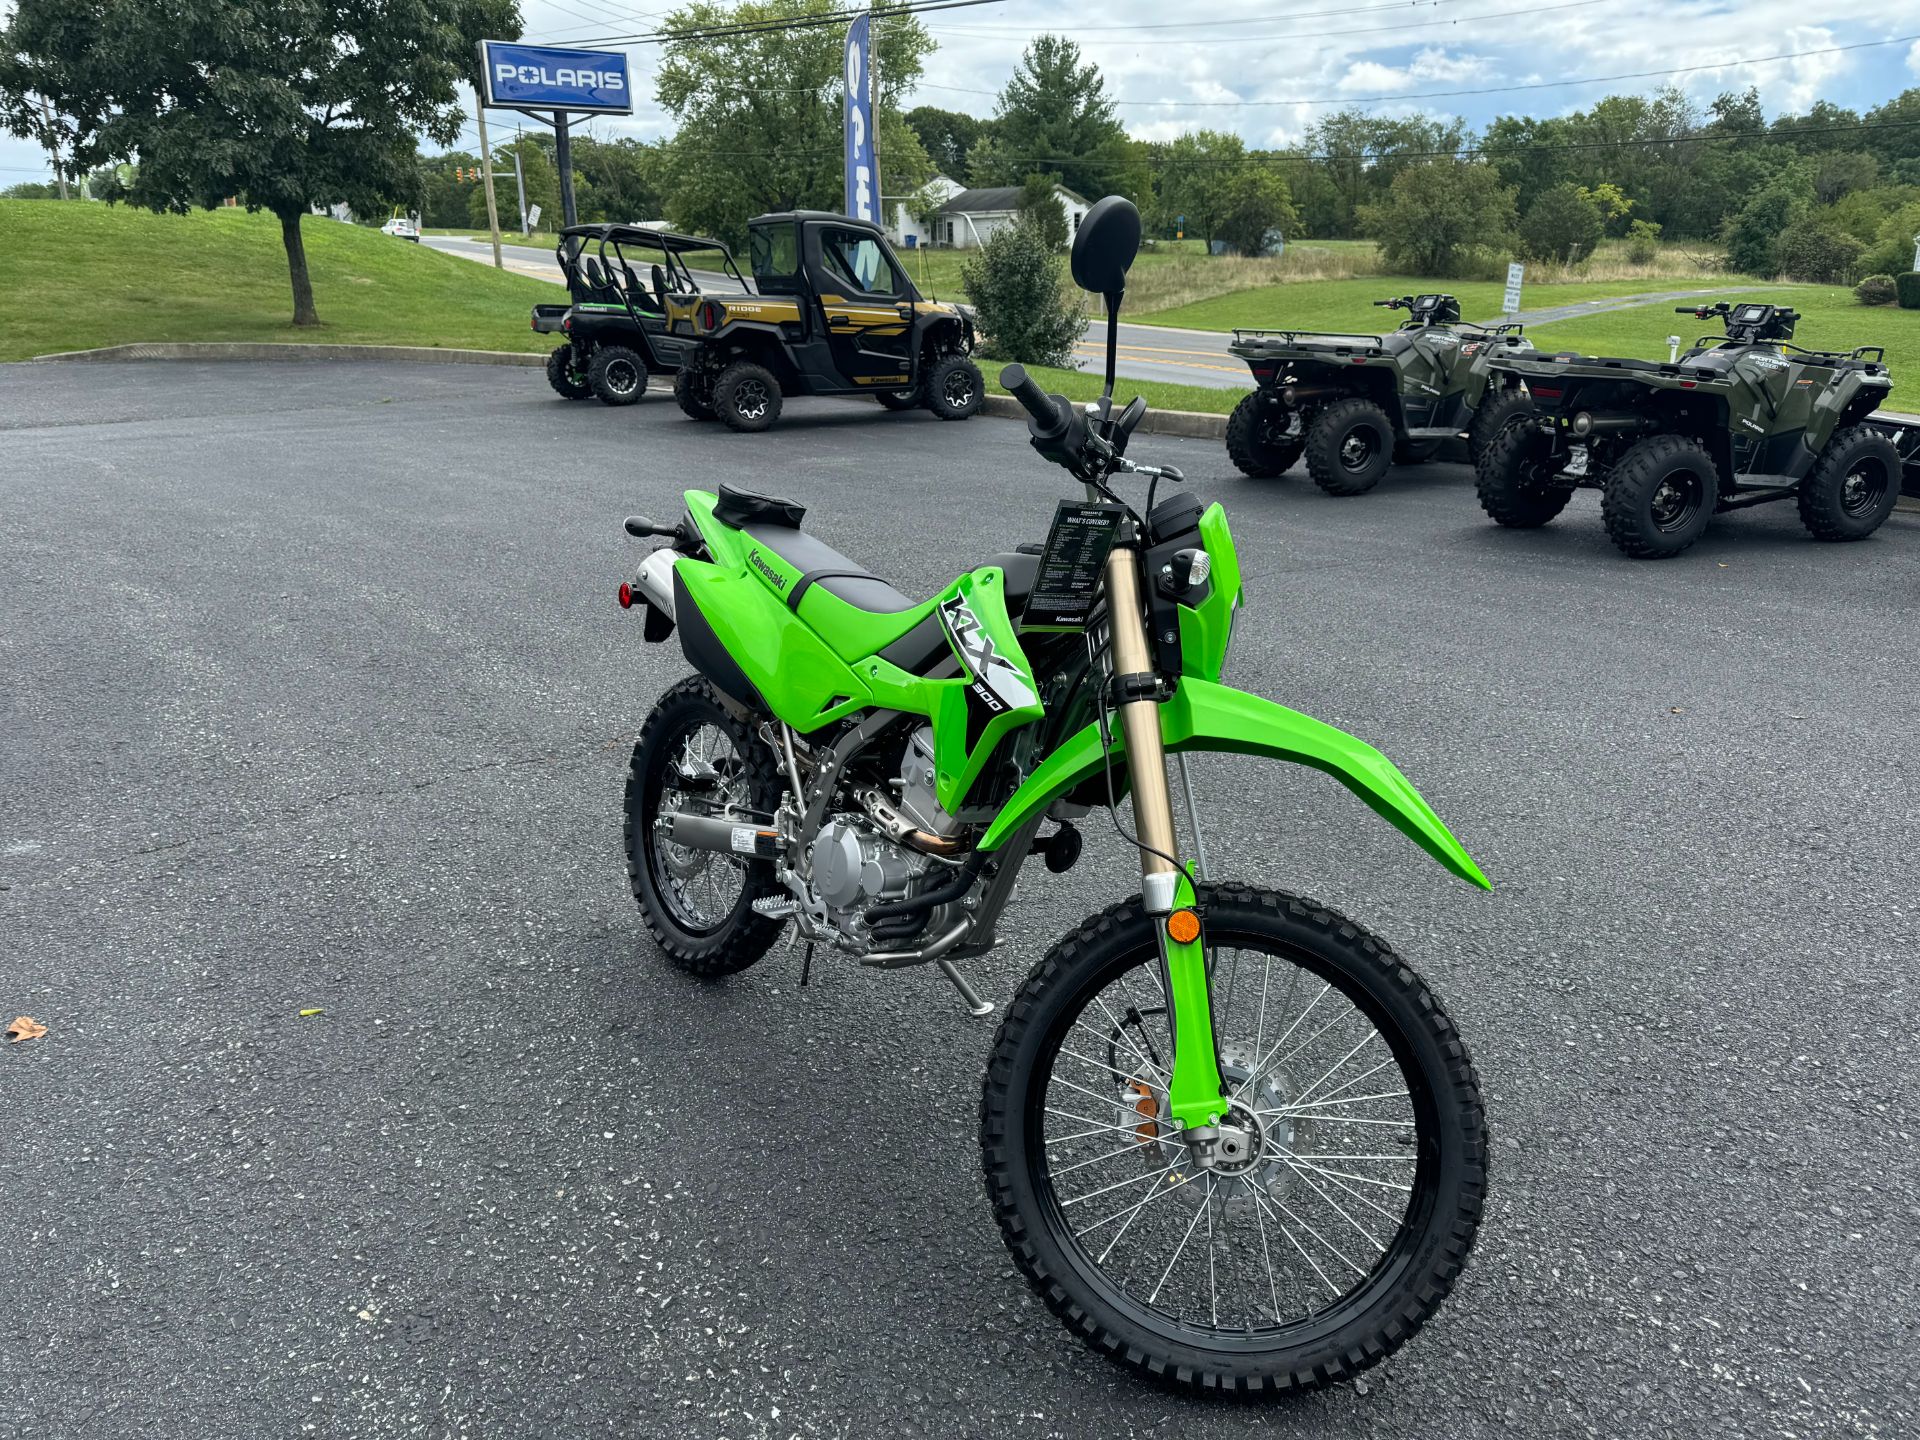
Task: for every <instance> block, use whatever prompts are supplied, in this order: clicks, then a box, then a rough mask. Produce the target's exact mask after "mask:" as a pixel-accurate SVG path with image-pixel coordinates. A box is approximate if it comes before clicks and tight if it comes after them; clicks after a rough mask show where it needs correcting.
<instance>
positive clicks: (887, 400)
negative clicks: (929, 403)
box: [873, 390, 921, 410]
mask: <svg viewBox="0 0 1920 1440" xmlns="http://www.w3.org/2000/svg"><path fill="white" fill-rule="evenodd" d="M873 398H874V399H876V400H878V401H879V402H880V405H881V407H882V408H883V409H887V410H917V409H919V408H920V405H921V400H920V392H919V391H918V390H880V391H877V392H875V394H874V397H873Z"/></svg>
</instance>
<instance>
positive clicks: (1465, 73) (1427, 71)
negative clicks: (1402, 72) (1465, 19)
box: [1407, 49, 1493, 84]
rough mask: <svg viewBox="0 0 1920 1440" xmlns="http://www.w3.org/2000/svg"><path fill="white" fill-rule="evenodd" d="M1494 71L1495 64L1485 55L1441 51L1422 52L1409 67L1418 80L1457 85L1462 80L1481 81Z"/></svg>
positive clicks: (1409, 70) (1409, 71) (1408, 69)
mask: <svg viewBox="0 0 1920 1440" xmlns="http://www.w3.org/2000/svg"><path fill="white" fill-rule="evenodd" d="M1492 70H1493V62H1492V61H1491V60H1489V59H1488V58H1487V57H1486V56H1485V55H1470V54H1466V53H1464V52H1463V53H1461V54H1458V55H1449V54H1447V52H1446V51H1444V50H1440V49H1433V50H1422V51H1421V52H1420V53H1419V54H1418V55H1416V56H1414V57H1413V62H1412V63H1411V64H1410V65H1408V66H1407V72H1408V73H1409V74H1410V75H1412V76H1413V77H1414V78H1415V79H1416V80H1429V81H1434V82H1441V81H1446V82H1450V83H1455V84H1457V83H1458V82H1460V81H1462V80H1478V79H1481V78H1482V77H1484V76H1486V75H1488V74H1489V73H1491V72H1492Z"/></svg>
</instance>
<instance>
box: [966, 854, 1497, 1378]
mask: <svg viewBox="0 0 1920 1440" xmlns="http://www.w3.org/2000/svg"><path fill="white" fill-rule="evenodd" d="M1198 908H1199V909H1200V911H1201V913H1202V914H1203V915H1205V917H1206V927H1207V944H1208V946H1209V949H1210V952H1211V954H1210V962H1211V966H1212V970H1211V974H1212V980H1211V988H1212V992H1213V1005H1214V1020H1215V1032H1216V1033H1215V1039H1216V1042H1217V1044H1218V1048H1219V1053H1220V1057H1221V1068H1222V1073H1223V1075H1224V1076H1225V1077H1226V1080H1227V1088H1228V1097H1227V1098H1228V1101H1229V1104H1230V1105H1232V1106H1233V1107H1235V1109H1234V1113H1235V1114H1243V1113H1245V1114H1251V1115H1254V1116H1258V1117H1260V1127H1261V1128H1260V1132H1259V1133H1260V1139H1259V1144H1258V1146H1257V1147H1256V1148H1255V1150H1254V1151H1253V1154H1254V1157H1255V1158H1254V1159H1253V1160H1252V1161H1251V1162H1246V1163H1245V1164H1244V1168H1242V1169H1241V1170H1240V1172H1239V1173H1237V1174H1233V1175H1230V1176H1223V1175H1222V1174H1221V1173H1220V1172H1218V1171H1215V1172H1211V1173H1210V1172H1205V1171H1200V1170H1198V1169H1197V1168H1195V1167H1194V1166H1192V1165H1191V1163H1190V1162H1189V1160H1188V1159H1187V1157H1186V1153H1185V1146H1184V1142H1183V1141H1181V1140H1179V1139H1178V1138H1176V1132H1175V1130H1174V1129H1173V1128H1172V1126H1171V1122H1170V1121H1168V1120H1167V1119H1166V1118H1165V1117H1166V1113H1167V1112H1166V1110H1165V1090H1164V1084H1163V1083H1160V1082H1162V1081H1163V1080H1164V1069H1163V1068H1162V1067H1163V1066H1164V1065H1165V1063H1166V1061H1167V1060H1168V1059H1170V1056H1171V1036H1170V1033H1169V1031H1168V1027H1167V1025H1166V1022H1165V1010H1164V1006H1160V1005H1158V1003H1157V1002H1158V995H1159V989H1158V980H1157V975H1158V951H1157V948H1156V943H1155V927H1154V922H1153V920H1152V919H1151V918H1150V917H1149V916H1148V915H1147V914H1146V913H1145V912H1144V910H1143V909H1142V907H1141V903H1140V900H1139V898H1138V897H1137V896H1136V897H1135V898H1134V899H1132V900H1129V901H1127V902H1125V903H1123V904H1120V905H1115V906H1113V907H1111V908H1110V909H1108V910H1106V911H1104V912H1103V913H1101V914H1099V915H1095V916H1093V917H1092V918H1091V919H1089V920H1088V921H1087V922H1086V923H1085V924H1084V925H1082V926H1081V927H1080V929H1078V930H1076V931H1075V932H1074V933H1073V934H1071V935H1068V936H1067V937H1065V938H1064V939H1062V940H1061V941H1059V942H1058V943H1057V944H1056V945H1055V946H1054V947H1053V949H1052V950H1051V951H1050V952H1049V953H1048V954H1047V956H1046V957H1045V958H1044V959H1043V960H1041V961H1040V963H1039V964H1038V965H1036V966H1035V967H1034V969H1033V971H1032V973H1030V974H1029V975H1028V976H1027V979H1026V981H1025V982H1024V983H1023V984H1022V985H1021V987H1020V989H1019V991H1018V993H1017V994H1016V995H1015V997H1014V999H1013V1002H1012V1004H1011V1005H1010V1006H1009V1007H1008V1010H1007V1014H1006V1018H1005V1019H1004V1021H1003V1022H1002V1023H1001V1026H1000V1030H999V1034H998V1035H997V1036H996V1037H995V1040H994V1046H993V1053H992V1056H991V1057H990V1060H989V1062H988V1067H987V1077H986V1083H985V1089H984V1092H983V1094H982V1098H981V1105H980V1143H981V1151H982V1156H983V1160H984V1164H985V1170H986V1184H987V1195H988V1198H989V1200H990V1201H991V1203H992V1205H993V1211H994V1215H995V1217H996V1218H997V1219H998V1221H999V1223H1000V1230H1001V1235H1002V1237H1003V1238H1004V1239H1005V1241H1006V1244H1007V1248H1008V1249H1009V1250H1010V1251H1011V1252H1012V1253H1013V1257H1014V1260H1015V1261H1016V1263H1017V1264H1018V1265H1019V1267H1020V1269H1021V1271H1022V1272H1023V1273H1024V1274H1025V1275H1026V1277H1027V1280H1028V1282H1029V1283H1030V1284H1031V1285H1032V1286H1033V1288H1034V1290H1035V1291H1036V1292H1037V1293H1038V1294H1039V1296H1040V1297H1041V1299H1042V1300H1044V1301H1045V1302H1046V1304H1047V1307H1048V1308H1049V1309H1051V1310H1052V1311H1053V1313H1054V1314H1055V1315H1056V1316H1058V1317H1059V1318H1060V1319H1061V1321H1063V1322H1064V1323H1065V1324H1066V1326H1067V1327H1068V1328H1069V1329H1070V1330H1072V1331H1073V1332H1074V1333H1075V1334H1077V1335H1079V1336H1080V1337H1081V1338H1083V1339H1084V1340H1085V1341H1086V1342H1087V1343H1088V1344H1089V1345H1091V1346H1092V1347H1093V1348H1094V1349H1095V1350H1097V1351H1099V1352H1100V1353H1102V1354H1104V1355H1106V1356H1108V1357H1109V1358H1110V1359H1113V1360H1115V1361H1117V1362H1119V1363H1120V1364H1123V1365H1125V1366H1127V1367H1129V1368H1130V1369H1133V1370H1135V1371H1138V1372H1139V1373H1141V1374H1143V1375H1146V1376H1148V1377H1150V1378H1152V1379H1154V1380H1158V1381H1161V1382H1163V1383H1166V1384H1168V1385H1171V1386H1174V1387H1177V1388H1181V1389H1186V1390H1194V1391H1206V1392H1215V1393H1218V1392H1227V1393H1234V1392H1238V1393H1247V1394H1253V1393H1263V1392H1270V1391H1277V1390H1288V1389H1305V1388H1311V1387H1314V1386H1319V1385H1325V1384H1328V1383H1330V1382H1332V1381H1335V1380H1340V1379H1343V1378H1345V1377H1347V1376H1350V1375H1353V1374H1355V1373H1356V1372H1358V1371H1360V1370H1364V1369H1366V1368H1367V1367H1368V1366H1370V1365H1374V1364H1377V1363H1379V1362H1380V1361H1381V1360H1383V1359H1385V1358H1386V1357H1387V1356H1388V1355H1390V1354H1391V1353H1393V1351H1395V1350H1396V1349H1398V1348H1399V1347H1400V1346H1401V1345H1402V1344H1404V1343H1405V1342H1406V1340H1407V1339H1408V1337H1410V1336H1411V1335H1412V1334H1413V1333H1414V1332H1415V1331H1416V1330H1418V1329H1419V1328H1420V1326H1421V1325H1422V1324H1424V1323H1425V1322H1426V1320H1427V1319H1428V1318H1429V1317H1430V1316H1431V1315H1432V1314H1433V1313H1434V1311H1435V1310H1436V1309H1438V1307H1439V1305H1440V1303H1441V1301H1442V1300H1443V1299H1444V1298H1445V1297H1446V1295H1447V1294H1448V1292H1449V1291H1450V1290H1452V1288H1453V1286H1454V1283H1455V1281H1457V1280H1458V1278H1459V1276H1460V1273H1461V1271H1462V1268H1463V1267H1464V1266H1465V1264H1466V1259H1467V1253H1468V1251H1469V1249H1470V1248H1471V1247H1472V1244H1473V1238H1474V1233H1475V1231H1476V1230H1477V1228H1478V1226H1479V1223H1480V1214H1481V1209H1482V1206H1483V1204H1484V1200H1485V1195H1486V1185H1487V1136H1486V1126H1485V1119H1484V1115H1483V1113H1482V1110H1481V1104H1480V1091H1479V1081H1478V1078H1477V1077H1476V1075H1475V1073H1474V1068H1473V1062H1472V1060H1471V1058H1470V1057H1469V1056H1468V1054H1467V1048H1466V1045H1465V1043H1464V1042H1463V1041H1462V1040H1461V1039H1460V1037H1459V1035H1458V1033H1457V1032H1456V1031H1455V1030H1454V1027H1453V1022H1452V1021H1451V1020H1449V1019H1448V1017H1447V1014H1446V1012H1445V1011H1444V1010H1442V1009H1441V1007H1440V1004H1439V1002H1438V1001H1437V1000H1436V999H1435V998H1434V996H1433V994H1432V992H1431V991H1430V990H1429V989H1428V988H1427V986H1426V985H1425V983H1424V982H1422V981H1421V979H1420V978H1419V977H1418V976H1417V975H1415V974H1414V973H1413V971H1412V970H1411V969H1409V968H1408V966H1407V965H1406V963H1405V962H1404V961H1402V960H1401V959H1400V957H1399V956H1397V955H1396V954H1394V952H1393V951H1392V949H1391V948H1390V947H1388V945H1387V944H1386V943H1385V942H1384V941H1382V940H1380V939H1378V938H1376V937H1375V936H1372V935H1370V934H1368V933H1367V932H1366V931H1365V930H1362V929H1361V928H1360V927H1359V926H1357V925H1355V924H1353V923H1352V922H1350V921H1348V920H1346V919H1344V918H1342V917H1341V916H1340V915H1338V914H1336V913H1335V912H1334V911H1332V910H1329V909H1327V908H1326V907H1325V906H1322V905H1319V904H1317V903H1315V902H1314V901H1311V900H1307V899H1303V898H1300V897H1298V896H1293V895H1287V894H1283V893H1280V892H1277V891H1271V890H1258V889H1253V888H1250V887H1246V886H1237V885H1225V886H1205V887H1202V889H1201V892H1200V899H1199V907H1198ZM1329 1022H1331V1023H1329ZM1356 1042H1357V1043H1356ZM1263 1060H1264V1063H1263ZM1242 1106H1245V1107H1250V1110H1248V1111H1246V1112H1242V1111H1241V1109H1240V1107H1242ZM1243 1133H1247V1132H1243ZM1074 1145H1078V1146H1080V1147H1082V1148H1081V1149H1079V1150H1076V1149H1072V1148H1070V1147H1071V1146H1074ZM1107 1152H1110V1153H1107ZM1163 1161H1164V1162H1165V1166H1164V1168H1163V1166H1162V1162H1163ZM1093 1177H1098V1178H1097V1179H1095V1178H1093ZM1256 1189H1257V1191H1258V1193H1257V1194H1256V1193H1254V1192H1255V1191H1256ZM1116 1202H1118V1203H1116ZM1083 1204H1084V1207H1085V1208H1082V1206H1083ZM1110 1208H1111V1209H1112V1210H1113V1212H1114V1213H1113V1214H1111V1215H1109V1214H1108V1213H1107V1212H1108V1210H1109V1209H1110ZM1196 1234H1197V1236H1198V1239H1199V1240H1200V1241H1203V1242H1204V1245H1200V1244H1197V1243H1196ZM1336 1255H1339V1256H1340V1259H1338V1260H1336V1258H1335V1256H1336ZM1342 1262H1344V1263H1342ZM1335 1276H1338V1277H1339V1281H1338V1283H1335V1281H1334V1277H1335ZM1149 1291H1151V1293H1149Z"/></svg>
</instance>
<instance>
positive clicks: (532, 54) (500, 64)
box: [480, 40, 633, 115]
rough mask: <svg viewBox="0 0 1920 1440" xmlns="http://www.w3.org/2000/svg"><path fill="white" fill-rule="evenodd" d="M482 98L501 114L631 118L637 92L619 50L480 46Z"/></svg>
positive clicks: (485, 43) (494, 42)
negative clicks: (558, 112) (557, 113)
mask: <svg viewBox="0 0 1920 1440" xmlns="http://www.w3.org/2000/svg"><path fill="white" fill-rule="evenodd" d="M480 98H481V99H482V100H483V101H485V103H486V104H487V105H489V106H493V107H497V108H499V109H503V110H568V111H574V112H592V113H596V114H603V115H631V114H632V113H633V86H632V83H631V81H630V80H629V78H628V75H627V57H626V55H625V54H624V53H623V52H621V51H619V50H557V49H554V48H553V47H552V46H548V45H516V44H514V43H513V42H511V41H507V40H482V41H481V42H480Z"/></svg>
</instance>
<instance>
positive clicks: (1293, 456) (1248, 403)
mask: <svg viewBox="0 0 1920 1440" xmlns="http://www.w3.org/2000/svg"><path fill="white" fill-rule="evenodd" d="M1293 417H1294V412H1293V411H1290V410H1289V409H1287V407H1286V406H1285V405H1283V404H1282V403H1281V402H1280V401H1279V400H1277V399H1274V398H1272V397H1271V396H1268V395H1266V394H1265V393H1263V392H1262V391H1259V390H1255V391H1252V392H1251V393H1249V394H1248V395H1247V396H1246V397H1245V398H1243V399H1242V400H1241V401H1240V403H1239V404H1238V405H1236V406H1234V407H1233V414H1231V415H1229V416H1228V417H1227V458H1228V459H1229V460H1231V461H1233V463H1234V466H1235V467H1236V468H1237V469H1238V470H1239V471H1240V473H1241V474H1242V475H1250V476H1252V477H1253V478H1254V479H1256V480H1271V479H1272V478H1273V477H1274V476H1276V475H1284V474H1286V473H1287V471H1289V470H1291V469H1292V468H1293V466H1294V462H1295V461H1296V460H1298V459H1299V458H1300V452H1301V451H1302V450H1304V449H1306V448H1307V441H1306V437H1305V436H1303V435H1299V434H1296V433H1294V431H1293V428H1292V426H1293Z"/></svg>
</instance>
